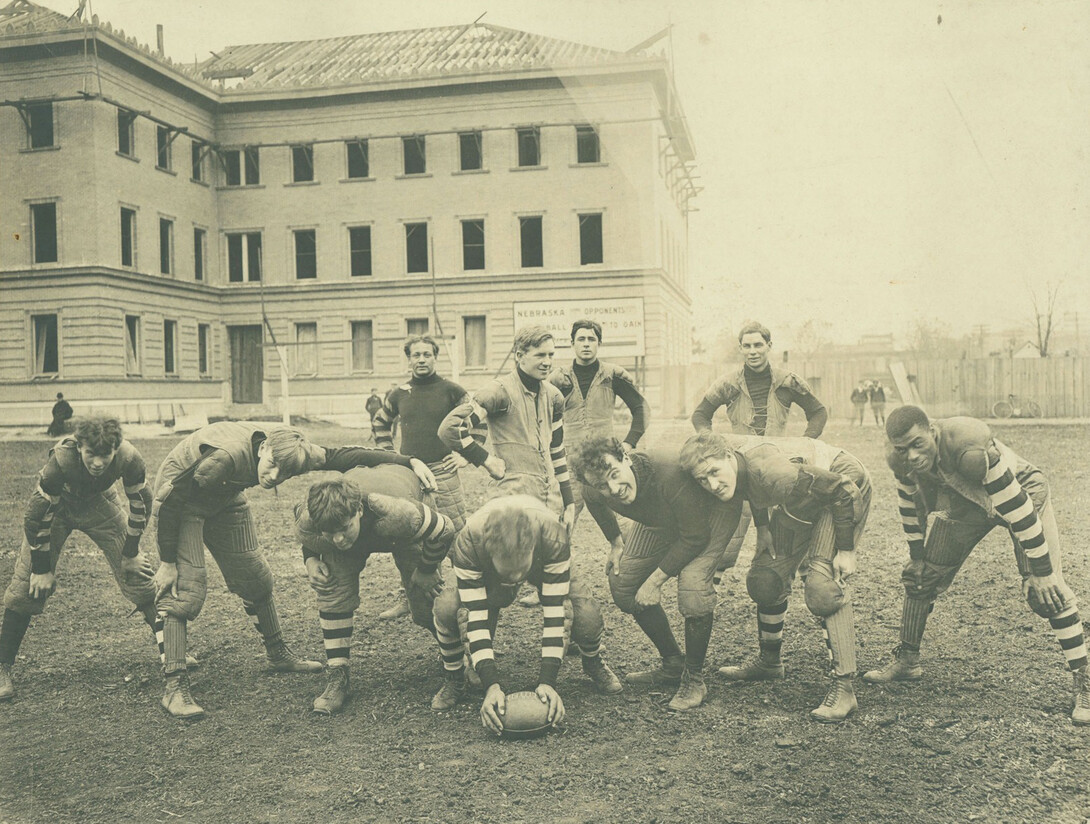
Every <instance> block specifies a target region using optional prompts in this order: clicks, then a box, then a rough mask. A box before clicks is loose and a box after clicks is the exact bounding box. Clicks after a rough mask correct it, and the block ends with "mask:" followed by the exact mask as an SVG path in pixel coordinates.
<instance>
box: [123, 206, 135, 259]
mask: <svg viewBox="0 0 1090 824" xmlns="http://www.w3.org/2000/svg"><path fill="white" fill-rule="evenodd" d="M121 265H122V266H136V210H135V209H126V208H125V207H124V206H122V207H121Z"/></svg>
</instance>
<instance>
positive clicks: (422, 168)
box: [401, 134, 428, 175]
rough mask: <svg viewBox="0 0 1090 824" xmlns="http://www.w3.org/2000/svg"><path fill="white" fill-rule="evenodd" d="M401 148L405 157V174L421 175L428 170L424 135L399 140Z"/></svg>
mask: <svg viewBox="0 0 1090 824" xmlns="http://www.w3.org/2000/svg"><path fill="white" fill-rule="evenodd" d="M401 148H402V151H403V153H404V155H405V174H407V175H422V174H424V173H425V172H426V171H427V170H428V164H427V154H426V152H425V150H424V135H422V134H417V135H413V136H412V137H403V138H401Z"/></svg>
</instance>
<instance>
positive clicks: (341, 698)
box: [295, 466, 457, 715]
mask: <svg viewBox="0 0 1090 824" xmlns="http://www.w3.org/2000/svg"><path fill="white" fill-rule="evenodd" d="M423 497H424V496H423V493H422V491H421V489H420V481H419V480H418V479H417V477H416V476H415V475H414V474H413V473H412V472H411V471H410V470H408V469H405V468H404V467H400V466H377V467H374V468H371V469H369V468H366V467H357V468H355V469H350V470H348V471H347V472H346V473H345V474H344V476H343V477H340V478H334V479H333V480H328V481H320V482H319V483H316V484H314V485H313V486H312V487H311V488H310V491H309V492H308V493H307V500H306V504H305V505H304V504H299V505H297V506H296V508H295V534H296V537H297V538H298V539H299V542H300V543H301V544H302V545H303V562H304V564H305V565H306V568H307V577H308V578H309V579H310V585H311V587H313V589H314V592H315V594H316V595H317V596H318V620H319V621H320V623H321V625H322V640H323V642H324V644H325V656H326V667H327V675H328V677H329V680H328V683H327V684H326V688H325V692H323V693H322V694H321V695H319V696H318V697H317V698H315V699H314V712H316V713H320V714H322V715H332V714H333V713H336V712H339V711H340V710H341V708H342V707H343V706H344V704H345V702H346V701H347V700H348V697H349V695H350V694H351V689H350V687H349V677H348V666H349V664H348V656H349V648H350V647H351V645H352V623H353V622H352V617H353V613H355V611H356V610H357V609H358V608H359V605H360V573H361V572H363V569H364V567H365V566H366V565H367V559H368V558H370V557H371V556H372V555H374V554H375V553H379V552H389V553H391V554H392V555H393V558H394V563H395V564H396V565H397V570H398V572H399V573H400V574H401V583H402V585H403V586H404V587H405V592H406V596H407V598H408V601H409V609H410V610H411V613H412V617H413V622H414V623H415V624H418V625H419V626H422V627H424V629H426V630H428V632H430V633H432V634H433V635H434V634H435V628H434V624H433V622H432V603H433V602H434V600H435V596H436V595H437V594H438V593H439V591H440V590H441V589H442V587H443V576H442V573H441V572H440V571H439V565H440V564H441V563H442V562H443V559H444V558H445V557H446V555H447V550H448V549H450V544H451V542H452V541H453V540H454V536H455V534H456V532H457V530H456V529H455V526H454V523H453V522H452V521H451V519H450V518H448V517H447V516H446V515H442V514H440V513H439V512H436V511H435V510H434V509H432V508H431V507H430V506H428V505H426V504H424V503H422V500H423Z"/></svg>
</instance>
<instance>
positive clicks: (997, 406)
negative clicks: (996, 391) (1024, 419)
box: [992, 401, 1014, 418]
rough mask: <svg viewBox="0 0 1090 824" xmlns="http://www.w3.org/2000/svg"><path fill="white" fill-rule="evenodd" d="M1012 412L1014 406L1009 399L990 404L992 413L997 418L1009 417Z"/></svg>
mask: <svg viewBox="0 0 1090 824" xmlns="http://www.w3.org/2000/svg"><path fill="white" fill-rule="evenodd" d="M1013 414H1014V406H1013V405H1012V404H1011V403H1010V401H996V402H995V403H993V404H992V415H994V416H995V417H997V418H1009V417H1010V416H1011V415H1013Z"/></svg>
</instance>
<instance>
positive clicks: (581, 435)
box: [549, 360, 651, 447]
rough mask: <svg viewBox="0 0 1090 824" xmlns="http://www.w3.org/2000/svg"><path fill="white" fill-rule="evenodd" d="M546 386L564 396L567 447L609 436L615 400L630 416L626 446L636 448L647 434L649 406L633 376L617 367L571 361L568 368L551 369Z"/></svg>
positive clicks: (595, 362)
mask: <svg viewBox="0 0 1090 824" xmlns="http://www.w3.org/2000/svg"><path fill="white" fill-rule="evenodd" d="M549 382H550V383H552V384H553V386H555V387H556V388H557V389H559V390H560V394H561V395H563V396H564V424H565V429H566V438H567V440H568V442H569V443H574V444H578V443H581V442H583V441H585V440H587V439H588V438H590V437H593V436H596V435H601V436H607V435H612V434H613V406H614V400H615V399H616V398H620V399H621V401H622V402H623V403H624V405H625V406H627V407H628V411H629V412H631V413H632V423H631V424H630V425H629V427H628V434H627V435H625V436H624V441H625V443H627V444H628V445H629V446H632V447H635V446H636V445H637V444H639V442H640V438H642V437H643V433H644V432H646V431H647V426H648V424H649V423H650V420H651V405H650V404H649V403H648V402H647V399H646V398H644V396H643V395H641V394H640V391H639V390H638V389H637V388H636V384H635V383H634V382H633V380H632V376H631V375H629V374H628V372H627V371H625V370H624V369H622V368H621V367H620V366H617V365H615V364H612V363H604V362H602V361H597V360H596V361H594V363H591V364H588V365H586V366H583V365H582V364H580V363H579V362H578V361H573V362H572V364H571V366H561V367H558V368H556V369H554V370H553V372H552V374H551V375H549Z"/></svg>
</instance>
